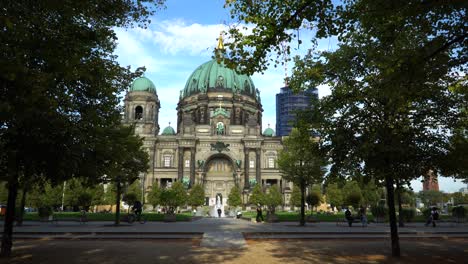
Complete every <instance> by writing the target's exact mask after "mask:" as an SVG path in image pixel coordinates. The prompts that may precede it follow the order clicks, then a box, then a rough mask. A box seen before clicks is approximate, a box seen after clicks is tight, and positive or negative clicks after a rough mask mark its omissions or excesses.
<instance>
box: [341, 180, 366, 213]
mask: <svg viewBox="0 0 468 264" xmlns="http://www.w3.org/2000/svg"><path fill="white" fill-rule="evenodd" d="M343 194H344V202H345V204H346V206H350V205H351V206H352V207H353V208H354V209H357V208H358V207H359V205H360V204H361V202H362V193H361V188H359V185H358V183H357V182H356V181H347V182H346V184H345V185H344V187H343Z"/></svg>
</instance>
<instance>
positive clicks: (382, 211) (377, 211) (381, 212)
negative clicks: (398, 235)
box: [371, 205, 388, 218]
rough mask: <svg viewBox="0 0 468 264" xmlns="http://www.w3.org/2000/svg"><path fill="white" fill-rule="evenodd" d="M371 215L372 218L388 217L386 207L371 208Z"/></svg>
mask: <svg viewBox="0 0 468 264" xmlns="http://www.w3.org/2000/svg"><path fill="white" fill-rule="evenodd" d="M371 213H372V215H373V216H374V217H379V218H385V217H387V215H388V207H386V206H383V205H377V206H372V207H371Z"/></svg>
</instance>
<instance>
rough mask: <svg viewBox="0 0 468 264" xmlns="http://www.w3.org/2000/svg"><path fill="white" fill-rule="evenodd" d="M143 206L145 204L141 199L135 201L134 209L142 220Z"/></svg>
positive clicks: (137, 216)
mask: <svg viewBox="0 0 468 264" xmlns="http://www.w3.org/2000/svg"><path fill="white" fill-rule="evenodd" d="M142 207H143V205H142V204H141V202H140V201H135V203H133V207H132V211H133V212H134V214H135V216H136V220H137V221H140V218H141V211H142Z"/></svg>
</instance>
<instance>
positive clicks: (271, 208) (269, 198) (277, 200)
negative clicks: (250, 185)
mask: <svg viewBox="0 0 468 264" xmlns="http://www.w3.org/2000/svg"><path fill="white" fill-rule="evenodd" d="M282 203H283V195H282V194H281V192H280V191H279V189H278V186H275V185H273V186H271V187H270V188H268V190H267V192H266V194H265V205H266V206H267V208H268V214H275V211H276V207H278V206H279V205H281V204H282Z"/></svg>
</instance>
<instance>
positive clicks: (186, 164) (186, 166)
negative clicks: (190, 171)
mask: <svg viewBox="0 0 468 264" xmlns="http://www.w3.org/2000/svg"><path fill="white" fill-rule="evenodd" d="M185 168H190V160H189V159H187V160H185Z"/></svg>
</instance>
